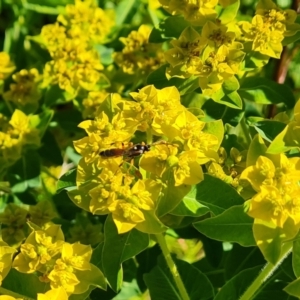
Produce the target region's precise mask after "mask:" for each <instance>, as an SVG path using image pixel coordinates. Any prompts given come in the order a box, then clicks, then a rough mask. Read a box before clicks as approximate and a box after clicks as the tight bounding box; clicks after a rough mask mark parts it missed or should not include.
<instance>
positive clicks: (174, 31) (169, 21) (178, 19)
mask: <svg viewBox="0 0 300 300" xmlns="http://www.w3.org/2000/svg"><path fill="white" fill-rule="evenodd" d="M189 26H190V23H189V22H187V21H186V20H185V19H184V18H183V17H182V16H171V17H168V18H166V19H165V20H164V21H162V22H161V23H160V24H159V26H158V28H154V29H153V30H152V32H151V34H150V37H149V43H162V42H164V41H165V40H169V39H171V38H176V39H178V38H179V36H180V35H181V33H182V31H183V30H184V29H185V28H187V27H189Z"/></svg>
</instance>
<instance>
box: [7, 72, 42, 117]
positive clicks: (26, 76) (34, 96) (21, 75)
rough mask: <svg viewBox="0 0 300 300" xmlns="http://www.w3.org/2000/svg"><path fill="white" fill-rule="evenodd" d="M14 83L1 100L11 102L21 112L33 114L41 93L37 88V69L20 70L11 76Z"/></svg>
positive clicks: (38, 77)
mask: <svg viewBox="0 0 300 300" xmlns="http://www.w3.org/2000/svg"><path fill="white" fill-rule="evenodd" d="M12 78H13V80H14V81H15V83H12V84H10V88H9V91H6V92H5V93H4V94H3V98H4V99H5V100H7V101H11V102H13V103H14V104H15V105H16V107H17V108H19V109H21V110H22V111H28V112H35V111H36V109H37V107H38V101H39V100H40V98H41V92H40V90H39V87H38V82H39V80H40V75H39V72H38V70H37V69H31V70H29V71H28V70H21V71H20V72H18V73H15V74H14V75H13V76H12Z"/></svg>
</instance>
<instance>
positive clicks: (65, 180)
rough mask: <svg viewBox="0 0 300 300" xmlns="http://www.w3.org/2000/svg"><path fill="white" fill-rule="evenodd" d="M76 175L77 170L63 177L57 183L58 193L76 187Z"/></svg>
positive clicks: (70, 171)
mask: <svg viewBox="0 0 300 300" xmlns="http://www.w3.org/2000/svg"><path fill="white" fill-rule="evenodd" d="M76 174H77V168H75V169H71V170H69V171H68V172H66V173H65V174H64V175H62V176H61V177H60V178H59V180H58V181H57V184H56V192H57V193H60V192H61V191H62V190H64V189H67V188H71V187H76Z"/></svg>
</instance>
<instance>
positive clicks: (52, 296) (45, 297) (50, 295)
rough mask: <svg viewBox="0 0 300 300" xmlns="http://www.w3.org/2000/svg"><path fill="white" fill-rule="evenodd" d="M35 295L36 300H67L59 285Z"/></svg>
mask: <svg viewBox="0 0 300 300" xmlns="http://www.w3.org/2000/svg"><path fill="white" fill-rule="evenodd" d="M37 297H38V298H37V300H68V295H67V293H66V291H65V290H64V289H63V288H61V287H60V288H57V289H52V290H50V291H48V292H46V293H45V294H40V293H38V294H37ZM0 300H1V299H0ZM7 300H8V299H7Z"/></svg>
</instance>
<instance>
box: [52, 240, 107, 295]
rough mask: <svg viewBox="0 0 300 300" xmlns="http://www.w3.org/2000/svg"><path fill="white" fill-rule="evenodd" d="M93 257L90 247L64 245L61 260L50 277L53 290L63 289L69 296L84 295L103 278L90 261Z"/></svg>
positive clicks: (76, 244) (56, 263) (78, 244)
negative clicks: (94, 283)
mask: <svg viewBox="0 0 300 300" xmlns="http://www.w3.org/2000/svg"><path fill="white" fill-rule="evenodd" d="M91 255H92V248H91V246H90V245H88V246H86V245H82V244H80V243H75V244H69V243H64V244H63V246H62V250H61V258H59V259H57V260H56V262H55V265H54V267H53V269H52V271H51V272H50V274H49V275H48V279H49V280H50V286H51V288H52V289H54V288H59V287H63V288H64V290H65V291H66V292H67V293H68V294H72V293H74V294H82V293H84V292H86V291H87V290H88V288H89V286H90V285H91V284H93V282H95V281H96V280H97V279H99V278H100V277H101V276H102V273H101V272H100V270H99V269H98V268H97V267H96V266H94V265H93V264H91V263H90V262H89V261H90V259H91Z"/></svg>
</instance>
